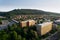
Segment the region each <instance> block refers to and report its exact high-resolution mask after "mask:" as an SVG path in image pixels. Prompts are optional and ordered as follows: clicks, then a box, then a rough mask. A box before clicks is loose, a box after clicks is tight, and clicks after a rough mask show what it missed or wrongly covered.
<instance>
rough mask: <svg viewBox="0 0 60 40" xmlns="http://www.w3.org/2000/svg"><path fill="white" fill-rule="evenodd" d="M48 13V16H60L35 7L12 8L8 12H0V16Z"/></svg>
mask: <svg viewBox="0 0 60 40" xmlns="http://www.w3.org/2000/svg"><path fill="white" fill-rule="evenodd" d="M32 14H33V15H50V16H60V14H58V13H53V12H46V11H42V10H36V9H14V10H12V11H9V12H0V16H1V15H2V16H13V15H32Z"/></svg>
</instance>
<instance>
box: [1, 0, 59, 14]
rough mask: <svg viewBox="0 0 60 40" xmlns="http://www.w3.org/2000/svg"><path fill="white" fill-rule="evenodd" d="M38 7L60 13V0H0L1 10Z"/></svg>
mask: <svg viewBox="0 0 60 40" xmlns="http://www.w3.org/2000/svg"><path fill="white" fill-rule="evenodd" d="M18 8H19V9H21V8H22V9H38V10H44V11H51V12H59V13H60V0H0V11H10V10H13V9H18Z"/></svg>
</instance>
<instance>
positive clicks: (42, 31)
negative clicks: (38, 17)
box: [36, 22, 53, 35]
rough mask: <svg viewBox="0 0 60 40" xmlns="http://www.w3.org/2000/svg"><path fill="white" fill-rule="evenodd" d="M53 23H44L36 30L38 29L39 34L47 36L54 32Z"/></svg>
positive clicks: (38, 25) (37, 26)
mask: <svg viewBox="0 0 60 40" xmlns="http://www.w3.org/2000/svg"><path fill="white" fill-rule="evenodd" d="M52 23H53V22H44V23H42V24H37V25H36V28H37V32H38V34H39V35H45V34H47V33H48V32H50V31H51V30H52Z"/></svg>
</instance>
